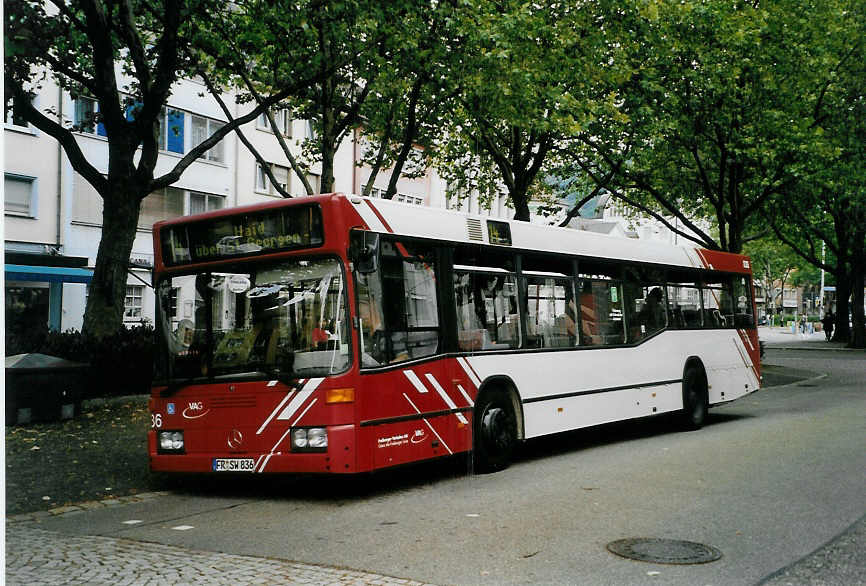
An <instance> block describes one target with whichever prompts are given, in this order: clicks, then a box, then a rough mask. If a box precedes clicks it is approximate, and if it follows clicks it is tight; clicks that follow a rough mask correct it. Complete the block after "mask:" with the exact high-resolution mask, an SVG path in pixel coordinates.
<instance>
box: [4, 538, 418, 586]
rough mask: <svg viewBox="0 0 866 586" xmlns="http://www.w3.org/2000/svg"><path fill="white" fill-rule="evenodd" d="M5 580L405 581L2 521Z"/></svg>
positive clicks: (134, 582)
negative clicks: (64, 531)
mask: <svg viewBox="0 0 866 586" xmlns="http://www.w3.org/2000/svg"><path fill="white" fill-rule="evenodd" d="M6 584H9V585H10V586H11V585H17V584H22V585H23V584H26V585H28V586H29V585H30V584H46V585H53V584H93V585H99V584H106V585H108V584H111V585H149V584H160V585H162V584H231V585H241V584H324V585H331V584H334V585H340V586H345V585H371V584H376V585H384V586H394V585H404V586H405V585H410V586H422V584H421V582H415V581H412V580H402V579H399V578H392V577H389V576H380V575H378V574H370V573H366V572H358V571H354V570H347V569H340V568H328V567H323V566H314V565H310V564H301V563H296V562H288V561H283V560H275V559H268V558H257V557H250V556H242V555H229V554H224V553H215V552H207V551H194V550H189V549H185V548H181V547H172V546H167V545H160V544H156V543H146V542H141V541H133V540H130V539H116V538H113V537H95V536H84V537H82V536H71V535H63V534H60V533H56V532H53V531H45V530H42V529H38V528H35V527H33V526H31V525H29V524H27V523H22V522H11V523H7V524H6Z"/></svg>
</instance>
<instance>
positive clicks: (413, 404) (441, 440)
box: [403, 393, 454, 454]
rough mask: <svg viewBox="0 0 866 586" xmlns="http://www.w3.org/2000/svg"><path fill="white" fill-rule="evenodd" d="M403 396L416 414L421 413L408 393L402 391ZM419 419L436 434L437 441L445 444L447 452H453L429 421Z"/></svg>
mask: <svg viewBox="0 0 866 586" xmlns="http://www.w3.org/2000/svg"><path fill="white" fill-rule="evenodd" d="M403 396H404V397H406V400H407V401H409V404H410V405H412V408H413V409H414V410H415V412H416V413H418V415H420V414H421V410H420V409H418V407H416V406H415V403H413V402H412V399H410V398H409V395H407V394H406V393H403ZM421 420H422V421H423V422H424V423H426V424H427V427H429V428H430V431H432V432H433V435H435V436H436V438H437V439H438V440H439V442H440V443H441V444H442V445H443V446H445V449H446V450H448V453H449V454H453V453H454V452H452V451H451V448H449V447H448V444H446V443H445V440H443V439H442V436H440V435H439V434H438V433H436V430H435V429H433V426H432V425H430V422H429V421H427V419H426V418H424V417H422V418H421Z"/></svg>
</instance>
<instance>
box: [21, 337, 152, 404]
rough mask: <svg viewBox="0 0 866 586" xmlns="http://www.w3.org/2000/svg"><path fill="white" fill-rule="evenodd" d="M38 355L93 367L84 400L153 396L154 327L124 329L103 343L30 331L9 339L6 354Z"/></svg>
mask: <svg viewBox="0 0 866 586" xmlns="http://www.w3.org/2000/svg"><path fill="white" fill-rule="evenodd" d="M29 352H38V353H40V354H48V355H49V356H57V357H59V358H65V359H66V360H72V361H75V362H83V363H86V364H89V365H90V373H89V384H88V387H87V389H86V396H85V398H94V397H112V396H122V395H136V394H141V393H149V392H150V383H151V379H152V375H153V327H152V326H148V325H142V326H135V327H132V328H121V329H120V331H118V332H117V333H115V334H114V335H112V336H109V337H107V338H105V339H103V340H100V341H96V340H95V339H92V338H87V337H86V336H84V335H83V334H82V333H81V332H78V331H75V330H68V331H66V332H53V331H48V329H47V328H46V329H45V330H39V331H31V332H28V334H27V335H26V336H21V335H16V336H10V335H9V334H8V332H7V336H6V354H7V355H9V356H12V355H15V354H24V353H29Z"/></svg>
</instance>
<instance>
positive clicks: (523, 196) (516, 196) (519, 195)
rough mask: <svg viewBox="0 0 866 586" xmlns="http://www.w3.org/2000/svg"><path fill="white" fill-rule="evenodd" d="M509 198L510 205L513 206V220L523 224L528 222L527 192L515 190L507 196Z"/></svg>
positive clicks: (519, 189)
mask: <svg viewBox="0 0 866 586" xmlns="http://www.w3.org/2000/svg"><path fill="white" fill-rule="evenodd" d="M508 195H509V197H511V205H513V206H514V219H515V220H521V221H523V222H528V221H529V198H528V196H527V190H526V189H521V188H515V189H513V190H511V192H510V193H509V194H508Z"/></svg>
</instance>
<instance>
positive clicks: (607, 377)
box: [466, 330, 760, 438]
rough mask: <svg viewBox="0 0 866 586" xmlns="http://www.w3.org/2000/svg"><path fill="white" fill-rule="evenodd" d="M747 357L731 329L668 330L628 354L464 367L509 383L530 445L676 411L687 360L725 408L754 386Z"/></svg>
mask: <svg viewBox="0 0 866 586" xmlns="http://www.w3.org/2000/svg"><path fill="white" fill-rule="evenodd" d="M748 356H749V355H748V353H747V352H746V350H745V348H744V347H743V341H742V339H741V338H740V336H739V335H738V333H737V331H736V330H718V331H712V330H696V331H689V330H679V331H676V330H674V331H666V332H663V333H661V334H659V335H658V336H655V337H654V338H652V339H651V340H648V341H646V342H645V343H643V344H641V345H639V346H635V347H631V348H598V349H594V348H591V349H586V350H580V351H571V352H569V351H556V352H530V353H526V352H523V353H514V354H492V355H483V354H475V355H472V356H467V357H466V360H467V362H469V364H470V365H471V366H472V368H473V369H474V370H475V372H476V373H477V374H478V376H479V378H480V379H481V380H482V381H484V380H486V379H489V378H490V377H497V376H506V377H508V378H509V379H511V381H512V382H513V383H514V385H515V386H516V387H517V391H518V393H519V395H520V400H521V401H522V403H523V417H524V437H525V438H531V437H537V436H540V435H545V434H548V433H556V432H560V431H567V430H571V429H578V428H582V427H588V426H592V425H599V424H602V423H610V422H613V421H621V420H623V419H630V418H634V417H645V416H649V415H655V414H658V413H665V412H671V411H676V410H679V409H682V407H683V399H682V382H681V380H682V377H683V370H684V368H685V364H686V360H687V359H688V358H690V357H697V358H699V359H700V360H701V362H702V363H703V365H704V369H705V370H706V373H707V382H708V384H709V402H710V405H713V404H719V403H725V402H728V401H733V400H734V399H737V398H740V397H742V396H744V395H746V394H748V393H751V392H753V391H756V390H757V389H758V387H759V386H760V383H759V381H758V379H757V376H756V375H755V370H754V368H753V365H752V364H751V362H750V361H749V359H748ZM581 393H585V394H581ZM545 398H546V399H545Z"/></svg>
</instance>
